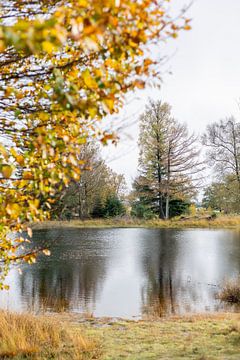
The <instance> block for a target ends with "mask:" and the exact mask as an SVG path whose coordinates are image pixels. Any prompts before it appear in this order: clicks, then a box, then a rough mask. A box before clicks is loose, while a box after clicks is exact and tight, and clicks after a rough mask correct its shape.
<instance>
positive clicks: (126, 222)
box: [30, 215, 240, 230]
mask: <svg viewBox="0 0 240 360" xmlns="http://www.w3.org/2000/svg"><path fill="white" fill-rule="evenodd" d="M30 226H31V228H32V229H35V230H44V229H50V228H86V229H87V228H96V229H98V228H99V229H101V228H146V229H186V228H188V229H189V228H192V229H236V230H240V216H239V215H236V216H219V217H217V218H216V219H212V220H211V219H210V220H209V219H205V218H199V219H195V218H189V219H172V220H159V219H154V220H139V219H121V218H120V219H116V218H115V219H114V218H113V219H89V220H70V221H67V220H49V221H44V222H39V223H32V224H31V225H30Z"/></svg>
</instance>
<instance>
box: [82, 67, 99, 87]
mask: <svg viewBox="0 0 240 360" xmlns="http://www.w3.org/2000/svg"><path fill="white" fill-rule="evenodd" d="M82 77H83V81H84V83H85V84H86V85H87V87H89V88H94V89H96V88H97V86H98V85H97V83H96V81H95V79H94V78H93V77H92V76H91V74H90V71H89V70H88V69H86V70H84V71H83V72H82Z"/></svg>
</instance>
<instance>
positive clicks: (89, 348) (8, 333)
mask: <svg viewBox="0 0 240 360" xmlns="http://www.w3.org/2000/svg"><path fill="white" fill-rule="evenodd" d="M99 356H100V350H99V347H98V346H97V344H96V343H94V342H93V341H89V340H87V339H85V338H84V337H83V336H82V335H81V333H80V331H75V332H73V331H72V330H71V328H66V326H65V325H63V324H62V323H61V322H59V321H56V320H54V319H51V318H48V317H35V316H33V315H29V314H14V313H9V312H5V311H0V359H1V360H2V359H19V360H20V359H26V358H27V359H39V360H40V359H42V360H43V359H58V360H60V359H61V360H67V359H69V360H70V359H71V360H83V359H97V358H99Z"/></svg>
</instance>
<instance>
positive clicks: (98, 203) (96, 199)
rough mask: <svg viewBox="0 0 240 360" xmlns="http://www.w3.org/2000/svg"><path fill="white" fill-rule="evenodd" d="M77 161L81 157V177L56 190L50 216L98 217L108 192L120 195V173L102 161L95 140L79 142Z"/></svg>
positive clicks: (122, 191)
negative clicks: (79, 148) (84, 142)
mask: <svg viewBox="0 0 240 360" xmlns="http://www.w3.org/2000/svg"><path fill="white" fill-rule="evenodd" d="M78 161H79V163H80V164H81V163H82V162H83V161H84V168H82V171H81V177H80V179H79V180H78V181H76V180H75V181H74V180H72V181H71V183H70V184H69V185H68V186H66V187H65V188H64V189H63V190H61V191H60V192H59V194H56V195H57V197H58V201H56V205H53V206H52V210H51V216H52V217H54V218H56V217H58V218H65V217H66V214H67V215H68V214H69V217H70V218H72V217H73V216H75V217H76V215H77V214H78V217H79V219H84V218H89V217H91V216H94V217H96V216H97V214H98V213H99V214H98V215H99V217H101V213H102V212H103V209H104V206H105V203H106V200H107V198H108V197H109V196H115V197H120V198H121V197H123V196H124V191H125V184H126V183H125V178H124V176H123V175H119V174H117V173H115V172H113V171H112V170H111V169H110V168H109V167H108V166H107V165H106V163H105V162H104V160H103V159H102V158H101V156H100V148H99V146H97V145H96V143H95V142H88V143H86V144H84V145H83V146H82V151H81V154H80V156H79V159H78ZM103 215H104V214H103V213H102V216H103ZM97 217H98V216H97Z"/></svg>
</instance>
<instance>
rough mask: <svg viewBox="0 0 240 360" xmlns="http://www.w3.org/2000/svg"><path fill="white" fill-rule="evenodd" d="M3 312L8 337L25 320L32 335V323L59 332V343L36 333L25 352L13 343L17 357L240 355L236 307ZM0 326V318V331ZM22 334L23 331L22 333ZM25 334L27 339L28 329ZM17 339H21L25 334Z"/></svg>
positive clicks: (137, 359)
mask: <svg viewBox="0 0 240 360" xmlns="http://www.w3.org/2000/svg"><path fill="white" fill-rule="evenodd" d="M0 313H1V312H0ZM4 314H5V316H6V317H9V318H10V319H11V320H12V322H13V323H15V327H14V330H13V329H12V325H11V323H10V321H9V329H11V331H12V332H11V335H10V336H11V341H12V339H13V338H15V336H16V339H19V331H18V327H19V328H20V329H22V325H21V324H22V323H23V322H24V324H29V323H30V325H31V326H30V327H29V326H25V329H28V328H29V330H28V331H30V330H31V336H32V333H34V331H35V328H36V329H39V327H40V326H41V327H42V331H44V334H45V336H46V337H47V333H46V331H51V332H52V331H55V330H56V331H57V332H58V334H59V336H61V337H60V338H59V339H57V340H58V343H57V345H56V344H55V340H54V342H53V343H52V344H49V343H48V342H44V343H41V342H40V343H39V342H38V341H39V340H38V339H37V338H36V344H37V345H38V346H37V347H36V349H33V350H31V351H33V352H32V354H29V350H26V352H25V353H24V351H23V349H22V348H21V347H20V345H19V348H18V347H17V346H16V348H15V350H14V353H15V354H16V355H14V356H11V358H12V359H15V360H23V359H25V358H26V355H28V356H27V358H29V359H35V358H36V356H37V359H39V360H44V359H48V358H51V359H56V360H57V359H58V360H60V359H61V360H69V359H75V360H77V359H82V360H85V359H86V360H87V359H99V360H116V359H128V360H146V359H153V360H158V359H186V360H190V359H196V360H200V359H204V360H208V359H211V360H214V359H216V360H217V359H234V360H238V359H239V356H240V346H239V345H240V313H209V314H194V315H183V316H170V317H166V318H157V319H150V320H147V319H146V320H126V319H115V318H94V317H91V316H89V317H87V316H86V317H85V318H84V316H82V315H81V314H71V313H70V314H69V313H60V314H45V315H36V316H35V315H28V314H20V315H17V314H13V313H6V312H5V313H4ZM16 318H17V322H16V321H15V319H16ZM16 324H18V325H16ZM2 326H3V325H2V323H0V332H1V330H2V329H1V327H2ZM5 326H6V325H5ZM46 326H47V327H46ZM48 329H49V330H48ZM17 331H18V332H17ZM15 333H16V334H15ZM61 334H63V335H64V334H65V335H64V336H62V335H61ZM66 335H67V336H66ZM21 336H22V337H23V334H21ZM24 336H25V337H26V338H27V339H29V332H27V333H25V334H24ZM31 336H30V338H31ZM74 339H75V340H74ZM21 340H22V341H23V338H21ZM70 340H71V341H72V340H74V341H73V342H72V345H71V346H69V341H70ZM19 341H20V340H19ZM24 341H25V340H24ZM26 341H27V340H26ZM28 341H29V340H28ZM76 341H77V342H76ZM11 344H12V342H11ZM21 344H22V342H21ZM75 344H77V345H76V348H73V347H74V345H75ZM1 346H2V343H0V358H1V356H2V354H3V353H4V351H5V354H7V353H9V351H8V348H7V346H5V347H4V348H3V350H2V349H1ZM80 346H81V348H80ZM4 349H5V350H4ZM26 349H27V348H26ZM63 349H64V351H63ZM74 349H75V350H74ZM79 349H80V350H79ZM73 350H74V351H78V355H77V357H75V356H74V354H75V353H74V352H73ZM1 351H2V353H1ZM27 351H28V353H27ZM79 351H80V352H79ZM50 354H51V356H50ZM29 355H32V356H29Z"/></svg>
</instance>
